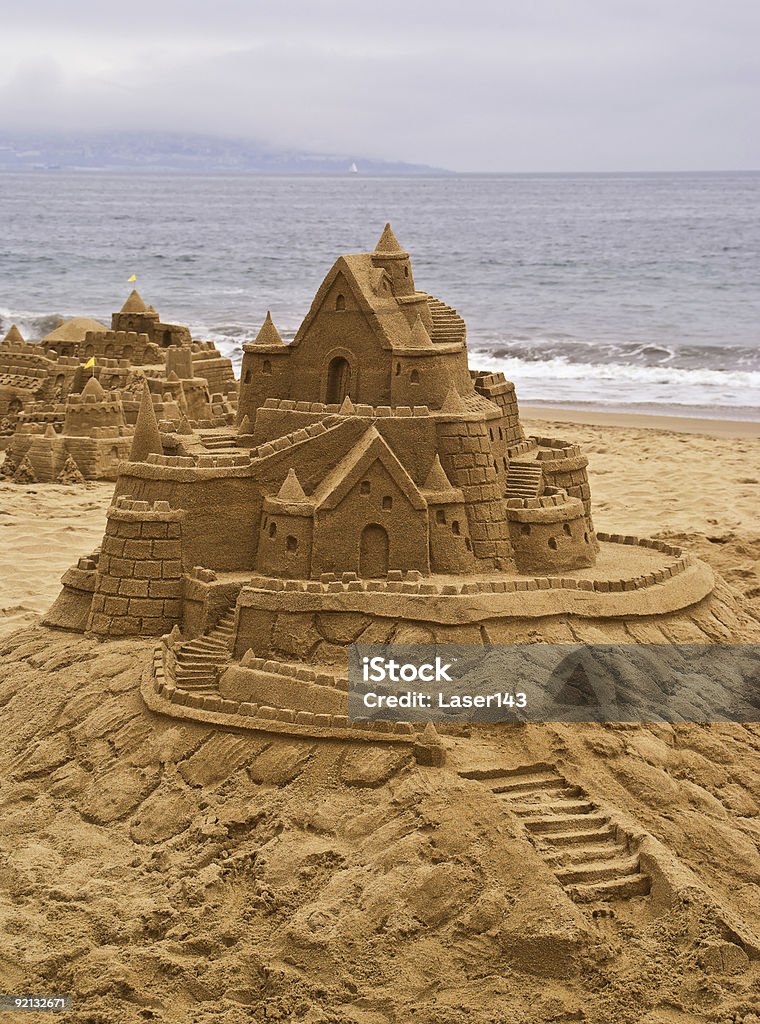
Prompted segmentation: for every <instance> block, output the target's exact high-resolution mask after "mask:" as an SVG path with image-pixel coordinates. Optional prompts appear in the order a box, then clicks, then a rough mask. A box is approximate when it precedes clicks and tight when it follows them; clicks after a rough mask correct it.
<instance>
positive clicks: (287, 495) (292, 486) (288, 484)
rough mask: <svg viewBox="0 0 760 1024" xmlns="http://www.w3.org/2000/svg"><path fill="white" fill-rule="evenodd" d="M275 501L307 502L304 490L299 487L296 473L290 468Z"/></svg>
mask: <svg viewBox="0 0 760 1024" xmlns="http://www.w3.org/2000/svg"><path fill="white" fill-rule="evenodd" d="M277 500H278V501H290V502H293V501H306V500H307V498H306V494H305V493H304V489H303V487H301V481H300V480H299V479H298V477H297V476H296V471H295V470H294V469H293V467H292V466H291V467H290V469H289V470H288V475H287V476H286V477H285V479H284V480H283V482H282V487H281V488H280V489H279V491H278V492H277Z"/></svg>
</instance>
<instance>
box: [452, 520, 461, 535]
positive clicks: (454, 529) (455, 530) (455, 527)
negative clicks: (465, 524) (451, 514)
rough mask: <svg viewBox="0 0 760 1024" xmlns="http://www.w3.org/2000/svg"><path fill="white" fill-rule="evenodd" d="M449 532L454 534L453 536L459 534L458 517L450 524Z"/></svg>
mask: <svg viewBox="0 0 760 1024" xmlns="http://www.w3.org/2000/svg"><path fill="white" fill-rule="evenodd" d="M451 532H452V533H453V534H454V536H455V537H458V536H459V534H460V532H461V531H460V529H459V520H458V519H455V520H454V522H453V523H452V524H451Z"/></svg>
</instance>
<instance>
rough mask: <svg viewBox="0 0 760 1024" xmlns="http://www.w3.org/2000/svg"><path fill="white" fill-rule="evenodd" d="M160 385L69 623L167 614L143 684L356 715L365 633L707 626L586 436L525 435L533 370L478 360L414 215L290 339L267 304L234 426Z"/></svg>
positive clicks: (514, 635) (226, 707)
mask: <svg viewBox="0 0 760 1024" xmlns="http://www.w3.org/2000/svg"><path fill="white" fill-rule="evenodd" d="M141 344H142V343H141ZM168 351H169V352H172V351H173V350H172V348H169V349H168ZM175 351H178V352H180V353H183V352H187V353H188V355H189V351H188V350H187V348H183V347H179V348H177V349H175ZM175 383H176V382H175ZM94 387H95V385H92V388H93V389H94ZM98 398H99V396H98ZM151 398H152V395H149V393H148V392H144V393H143V396H142V402H141V406H140V411H139V416H138V417H137V422H136V427H135V432H134V435H133V437H132V446H131V449H130V456H129V459H128V460H127V461H125V462H122V463H121V465H120V469H119V476H118V480H117V483H116V488H115V494H114V500H113V504H112V506H111V508H110V509H109V511H108V517H107V525H106V530H105V536H104V539H103V543H102V546H101V548H100V549H99V550H98V551H97V552H94V553H93V554H92V555H90V556H87V557H85V558H83V559H81V560H80V561H79V563H78V565H77V566H75V567H73V568H71V569H70V570H69V571H68V572H67V573H66V575H65V576H64V578H63V584H64V587H63V591H62V592H61V595H60V597H59V598H58V600H57V601H56V603H55V605H54V606H53V608H51V610H50V612H49V613H48V616H47V619H46V621H47V623H48V624H50V625H54V626H58V627H62V628H66V629H75V630H81V631H89V632H91V633H93V634H96V635H98V636H100V637H103V638H108V637H122V636H156V637H158V636H161V635H162V634H163V635H164V640H163V641H162V643H161V645H160V646H159V648H158V649H157V653H156V660H155V662H154V664H153V666H152V667H151V668H150V671H149V672H148V675H147V676H146V684H145V688H144V691H143V692H144V695H145V699H146V700H147V701H148V702H149V703H150V705H151V706H152V707H155V708H156V709H157V710H163V711H165V712H166V713H168V714H178V715H182V716H190V717H200V718H201V719H202V720H204V721H212V722H219V723H220V724H223V723H225V722H226V723H228V724H231V723H232V724H235V725H238V726H241V727H249V728H256V729H268V730H270V731H279V732H290V733H295V734H300V733H303V732H306V733H309V734H315V735H347V734H349V733H351V734H353V733H356V732H357V727H356V726H355V725H352V724H351V723H349V721H348V719H347V718H346V707H345V688H346V678H345V676H346V666H347V648H348V645H350V644H351V643H353V642H357V641H358V642H364V643H371V642H376V643H385V642H394V643H404V642H422V641H436V642H463V643H471V644H482V643H490V642H507V643H515V642H531V641H532V640H535V638H536V637H537V636H541V637H542V638H545V639H549V640H551V639H554V638H557V637H560V638H561V640H560V641H559V642H572V638H573V634H572V632H571V631H569V630H568V627H567V623H568V622H572V621H573V620H578V621H579V622H580V621H585V622H589V621H590V622H592V623H593V624H594V629H595V631H596V633H595V635H597V636H598V637H599V638H601V637H604V636H610V637H613V636H614V637H615V638H616V639H617V638H618V636H619V633H620V630H621V629H622V628H623V627H622V625H620V626H615V625H614V624H615V622H616V620H617V622H618V623H622V622H627V621H630V620H635V621H636V622H637V623H639V624H640V625H639V627H637V628H639V629H640V631H643V632H642V633H641V635H642V636H643V635H645V634H646V632H647V630H649V631H650V634H651V635H653V636H658V637H661V636H662V634H659V633H658V632H657V629H656V623H657V622H658V621H659V620H660V619H662V618H663V617H665V616H671V617H672V616H674V615H675V616H681V615H682V613H683V614H684V615H685V616H686V619H685V620H684V622H681V621H680V619H679V627H678V628H679V630H680V633H681V635H683V636H686V635H688V634H689V631H690V630H691V629H692V627H691V626H690V625H689V624H688V612H686V611H685V610H686V609H688V608H689V606H691V605H695V604H698V603H699V602H702V601H705V600H709V595H710V594H711V592H712V588H713V578H712V574H711V573H710V571H709V570H708V569H707V567H706V566H704V565H702V564H701V563H699V562H697V561H696V560H693V559H691V557H690V556H688V555H686V554H684V553H683V552H681V551H680V550H678V549H677V548H675V547H672V546H670V545H667V544H664V543H662V542H660V541H646V540H639V539H637V538H635V537H632V536H619V535H615V536H608V535H606V534H599V533H597V532H595V529H594V524H593V520H592V505H591V490H590V486H589V481H588V474H587V460H586V458H585V457H584V455H583V454H582V452H581V451H580V449H579V448H578V447H577V445H575V444H573V443H571V442H567V441H564V440H560V439H557V438H550V437H525V435H524V432H523V429H522V426H521V423H520V417H519V412H518V407H517V400H516V396H515V389H514V385H513V384H511V383H510V382H509V381H507V380H505V379H504V377H503V375H501V374H490V373H481V372H478V371H473V370H470V368H469V366H468V359H467V345H466V329H465V324H464V321H463V320H462V318H461V317H460V316H459V314H458V313H457V312H456V310H454V309H453V308H452V307H450V306H448V305H447V304H446V303H444V302H443V301H441V300H440V299H438V298H435V297H434V296H432V295H429V294H428V293H426V292H424V291H420V290H418V289H417V288H416V286H415V283H414V278H413V274H412V267H411V260H410V257H409V254H408V253H407V252H406V251H405V250H404V249H402V247H401V246H400V245H399V243H398V241H397V240H396V238H395V236H394V235H393V232H392V231H391V229H390V227H386V229H385V231H384V232H383V234H382V237H381V238H380V241H379V242H378V245H377V247H376V248H375V250H374V251H373V252H369V253H361V254H355V255H349V256H343V257H341V258H339V259H338V260H337V261H336V262H335V264H334V265H333V267H332V269H331V270H330V271H329V272H328V274H327V276H326V277H325V279H324V281H323V283H322V285H321V286H320V288H319V289H318V291H317V293H316V296H315V298H314V301H313V303H312V306H311V309H310V310H309V312H308V314H307V315H306V317H305V319H304V321H303V323H302V324H301V327H300V328H299V330H298V332H297V333H296V336H295V338H294V340H293V341H292V342H291V343H290V344H287V345H286V344H284V343H283V340H282V338H281V337H280V334H279V333H278V331H277V329H276V327H275V325H274V323H273V322H272V319H271V317H269V316H268V315H267V318H266V320H265V322H264V324H263V326H262V328H261V331H260V333H259V335H258V337H257V338H256V340H255V341H254V342H253V343H251V344H248V345H246V346H245V353H244V358H243V367H242V380H241V383H240V396H239V403H238V412H237V427H236V430H235V431H234V434H233V433H230V431H229V430H227V432H225V431H224V430H223V429H220V431H219V432H218V433H217V434H213V433H212V434H209V433H208V432H207V433H206V434H204V432H203V431H199V430H193V429H192V428H190V427H189V426H184V427H183V429H182V431H167V430H166V429H165V427H166V424H165V423H160V422H159V421H158V420H157V417H156V412H155V407H154V405H153V403H152V401H151V400H150V399H151ZM693 632H694V635H695V637H697V638H703V637H704V634H703V633H700V632H699V630H698V629H696V627H694V630H693ZM370 725H371V728H372V729H375V730H379V734H382V737H383V739H384V740H385V741H387V742H406V741H409V742H411V741H412V740H413V739H414V736H413V733H414V730H413V729H412V727H411V726H408V728H407V727H406V725H405V724H403V723H396V724H392V723H370V724H368V727H370Z"/></svg>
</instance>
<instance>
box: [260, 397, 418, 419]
mask: <svg viewBox="0 0 760 1024" xmlns="http://www.w3.org/2000/svg"><path fill="white" fill-rule="evenodd" d="M262 408H264V409H280V410H287V411H290V412H307V413H318V414H320V415H339V416H359V417H366V418H368V419H380V418H382V417H397V418H399V419H408V418H409V417H410V416H429V415H430V409H429V408H428V406H426V405H413V406H410V405H397V406H390V405H376V406H372V405H362V404H357V405H354V404H353V403H351V405H350V407H348V408H346V407H345V405H335V404H328V403H325V402H296V401H293V400H292V399H279V398H267V399H266V401H265V402H264V405H263V406H262Z"/></svg>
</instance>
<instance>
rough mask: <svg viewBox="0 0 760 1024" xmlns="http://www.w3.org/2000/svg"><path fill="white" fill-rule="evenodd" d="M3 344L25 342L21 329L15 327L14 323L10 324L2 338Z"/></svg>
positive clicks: (21, 343)
mask: <svg viewBox="0 0 760 1024" xmlns="http://www.w3.org/2000/svg"><path fill="white" fill-rule="evenodd" d="M3 344H4V345H19V344H20V345H23V344H25V342H24V338H23V335H22V334H21V331H20V330H19V329H18V327H16V325H15V324H11V326H10V329H9V331H8V333H7V334H6V335H5V337H4V338H3Z"/></svg>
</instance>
